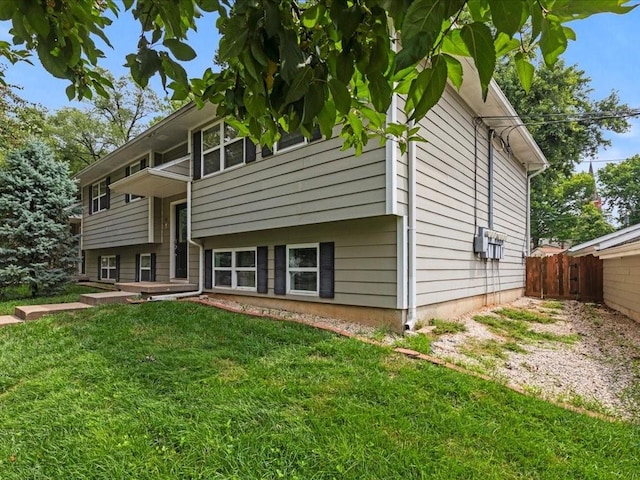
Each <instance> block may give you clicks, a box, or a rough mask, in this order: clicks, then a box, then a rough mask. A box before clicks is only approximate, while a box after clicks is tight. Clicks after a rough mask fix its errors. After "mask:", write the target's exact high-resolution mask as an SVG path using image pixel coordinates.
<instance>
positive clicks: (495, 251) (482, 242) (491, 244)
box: [473, 227, 507, 260]
mask: <svg viewBox="0 0 640 480" xmlns="http://www.w3.org/2000/svg"><path fill="white" fill-rule="evenodd" d="M506 240H507V235H506V234H505V233H500V232H496V231H495V230H490V229H488V228H486V227H478V234H477V235H476V236H475V237H474V241H473V250H474V252H475V253H477V254H478V255H479V256H480V258H482V259H487V260H501V259H503V258H504V242H505V241H506Z"/></svg>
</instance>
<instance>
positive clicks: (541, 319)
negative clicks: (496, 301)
mask: <svg viewBox="0 0 640 480" xmlns="http://www.w3.org/2000/svg"><path fill="white" fill-rule="evenodd" d="M494 312H495V313H497V314H498V315H501V316H503V317H506V318H509V319H511V320H519V321H522V322H530V323H542V324H546V323H554V322H555V321H556V320H555V319H554V318H551V317H550V316H548V315H543V314H540V313H536V312H532V311H531V310H525V309H523V308H500V309H498V310H495V311H494Z"/></svg>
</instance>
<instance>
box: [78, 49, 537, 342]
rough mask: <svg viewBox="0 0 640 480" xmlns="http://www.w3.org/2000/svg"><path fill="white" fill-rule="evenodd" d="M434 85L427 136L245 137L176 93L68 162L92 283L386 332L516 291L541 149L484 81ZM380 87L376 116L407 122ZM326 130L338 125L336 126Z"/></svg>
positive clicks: (471, 78) (424, 127)
mask: <svg viewBox="0 0 640 480" xmlns="http://www.w3.org/2000/svg"><path fill="white" fill-rule="evenodd" d="M463 62H465V78H466V80H465V82H464V83H463V86H462V88H461V89H460V90H459V91H458V90H456V89H455V88H453V87H452V86H448V87H447V89H446V91H445V93H444V95H443V97H442V99H441V100H440V102H439V103H438V104H437V105H436V106H435V107H434V108H433V109H432V111H431V112H430V113H429V114H428V116H427V117H426V118H425V119H424V120H423V121H421V122H420V127H421V131H420V134H421V135H422V136H423V137H425V138H427V139H428V142H426V143H424V142H420V143H415V142H412V143H411V144H410V145H409V149H408V152H407V153H406V154H402V153H401V151H400V149H399V147H398V145H397V143H396V142H394V141H389V142H387V144H386V145H385V146H379V144H378V142H377V141H371V142H370V144H369V146H368V148H366V149H365V151H364V153H363V154H362V155H361V156H355V155H354V154H353V151H352V150H346V151H342V150H341V148H342V141H341V139H340V138H339V137H334V138H330V139H322V138H320V137H319V135H318V136H314V137H313V138H311V139H308V140H307V139H305V138H303V137H302V136H301V135H300V134H299V133H297V132H290V133H285V134H283V135H282V138H281V139H280V140H279V142H278V143H277V144H276V145H255V144H253V143H252V142H251V141H250V140H249V139H247V138H240V137H238V136H237V135H236V132H235V131H234V130H233V129H232V128H231V127H230V126H229V125H227V124H226V123H225V122H224V119H222V118H218V117H217V116H216V108H215V106H214V105H207V106H205V107H204V108H203V109H201V110H198V109H197V108H196V107H195V106H194V105H187V106H185V107H183V108H181V109H180V110H178V111H177V112H175V113H173V114H172V115H170V116H168V117H167V118H165V119H164V120H162V121H160V122H159V123H157V124H156V125H154V126H153V127H151V128H150V129H148V130H147V131H145V132H144V133H142V134H141V135H139V136H138V137H137V138H135V139H133V140H132V141H130V142H128V143H127V144H125V145H124V146H122V147H120V148H119V149H117V150H115V151H113V152H111V153H110V154H109V155H107V156H105V157H104V158H102V159H101V160H99V161H98V162H96V163H94V164H92V165H91V166H89V167H87V168H86V169H84V170H83V171H82V172H80V173H79V174H78V175H77V178H78V181H79V184H80V187H81V189H82V201H83V207H84V214H83V218H82V250H83V252H84V266H85V273H86V275H88V276H89V277H90V279H91V280H95V281H103V282H113V283H115V284H116V286H118V287H119V288H121V289H122V290H126V291H132V292H140V293H142V294H143V295H160V294H163V293H176V292H183V293H186V294H190V293H194V294H195V293H200V292H202V291H204V292H209V293H212V294H216V295H218V296H219V297H220V298H229V299H234V298H235V299H239V300H240V301H242V302H243V303H251V304H254V305H259V306H264V307H266V308H282V309H287V310H290V311H294V312H295V311H297V312H306V313H312V314H319V315H325V316H329V317H334V318H342V319H345V320H352V321H357V322H361V323H364V324H370V325H382V324H384V325H389V326H390V327H392V328H393V329H395V330H397V331H400V330H404V329H411V328H413V327H414V326H415V324H416V322H418V321H420V320H422V319H428V318H431V317H433V316H449V315H458V314H460V313H463V312H464V311H467V310H471V309H474V308H478V307H481V306H483V305H486V304H493V303H498V302H504V301H511V300H513V299H515V298H518V297H519V296H521V295H522V293H523V287H524V278H525V270H524V256H525V255H526V253H527V249H528V248H527V245H528V244H529V242H528V225H527V223H528V215H527V212H528V197H529V189H528V185H529V179H530V177H531V176H532V175H535V174H536V173H538V172H540V171H541V170H542V169H544V167H545V166H546V160H545V158H544V156H543V154H542V153H541V152H540V150H539V148H538V147H537V145H536V144H535V142H534V141H533V139H532V137H531V135H530V134H529V132H528V131H527V130H526V128H524V127H523V125H522V122H521V120H520V119H519V118H518V117H517V115H516V113H515V111H514V110H513V108H512V106H511V105H510V104H509V103H508V101H507V100H506V98H505V97H504V95H503V94H502V92H501V91H500V89H499V88H498V86H497V85H496V84H495V83H492V84H491V86H490V88H489V94H488V98H487V100H486V102H483V101H482V98H481V93H480V87H479V83H478V80H477V72H476V71H475V70H474V68H473V66H472V64H471V63H470V62H468V61H465V60H463ZM403 101H404V99H403V97H402V96H400V95H397V96H395V97H394V100H393V104H392V107H391V108H390V110H389V112H388V119H389V121H390V122H398V121H399V122H403V121H406V119H405V118H404V114H403V113H402V110H401V108H402V105H403ZM336 133H337V132H336Z"/></svg>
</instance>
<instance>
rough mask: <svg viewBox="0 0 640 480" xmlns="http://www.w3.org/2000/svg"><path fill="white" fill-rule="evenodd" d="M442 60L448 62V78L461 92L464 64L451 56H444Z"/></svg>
mask: <svg viewBox="0 0 640 480" xmlns="http://www.w3.org/2000/svg"><path fill="white" fill-rule="evenodd" d="M442 58H444V60H445V61H446V62H447V76H448V77H449V80H451V83H453V85H454V86H455V87H456V88H457V89H458V90H459V89H460V87H461V86H462V77H463V71H462V64H461V63H460V61H459V60H458V59H457V58H454V57H452V56H451V55H447V54H442Z"/></svg>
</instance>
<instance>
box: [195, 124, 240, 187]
mask: <svg viewBox="0 0 640 480" xmlns="http://www.w3.org/2000/svg"><path fill="white" fill-rule="evenodd" d="M244 162H245V142H244V138H242V137H239V136H238V132H237V131H236V130H235V129H234V128H233V127H232V126H230V125H227V124H226V123H225V122H219V123H217V124H215V125H213V126H211V127H209V128H206V129H204V130H203V131H202V175H209V174H212V173H215V172H220V171H222V170H226V169H228V168H231V167H235V166H237V165H242V164H243V163H244Z"/></svg>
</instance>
